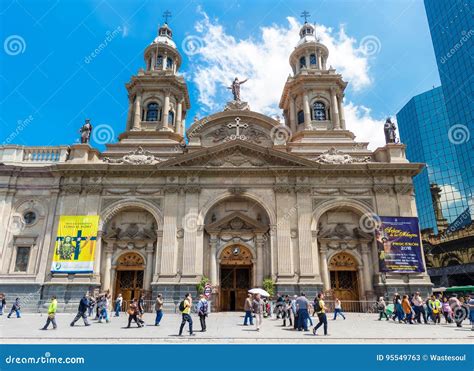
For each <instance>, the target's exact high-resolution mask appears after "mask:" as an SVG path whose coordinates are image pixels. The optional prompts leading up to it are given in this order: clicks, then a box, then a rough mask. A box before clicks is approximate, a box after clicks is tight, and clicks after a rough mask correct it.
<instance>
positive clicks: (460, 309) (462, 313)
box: [450, 296, 469, 327]
mask: <svg viewBox="0 0 474 371" xmlns="http://www.w3.org/2000/svg"><path fill="white" fill-rule="evenodd" d="M452 299H453V298H451V299H450V301H451V300H452ZM451 308H452V310H453V319H454V322H455V323H456V326H457V327H462V322H463V321H464V320H465V319H466V318H467V317H468V316H469V305H468V304H466V302H465V299H464V297H463V296H460V297H459V299H457V298H456V302H455V304H454V303H451Z"/></svg>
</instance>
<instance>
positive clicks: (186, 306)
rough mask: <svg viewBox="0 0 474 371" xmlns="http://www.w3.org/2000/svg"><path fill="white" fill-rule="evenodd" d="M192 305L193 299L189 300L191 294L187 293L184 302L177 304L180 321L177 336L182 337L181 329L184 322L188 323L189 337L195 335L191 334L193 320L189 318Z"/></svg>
mask: <svg viewBox="0 0 474 371" xmlns="http://www.w3.org/2000/svg"><path fill="white" fill-rule="evenodd" d="M192 303H193V299H192V298H191V294H190V293H189V292H188V293H187V294H186V295H185V296H184V300H183V301H182V302H181V303H180V304H179V311H180V312H181V315H182V320H181V326H179V335H178V336H182V335H183V328H184V325H185V324H186V322H188V324H189V336H194V335H195V334H194V333H193V319H192V318H191V316H190V313H191V306H192Z"/></svg>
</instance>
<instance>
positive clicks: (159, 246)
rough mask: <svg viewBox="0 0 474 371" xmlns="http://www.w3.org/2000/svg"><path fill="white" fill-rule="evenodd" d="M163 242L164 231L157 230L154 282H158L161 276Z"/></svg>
mask: <svg viewBox="0 0 474 371" xmlns="http://www.w3.org/2000/svg"><path fill="white" fill-rule="evenodd" d="M162 241H163V231H162V230H158V229H157V230H156V254H155V269H154V274H153V281H154V282H156V281H158V277H159V276H160V258H161V250H162Z"/></svg>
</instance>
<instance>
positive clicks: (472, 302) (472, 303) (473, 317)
mask: <svg viewBox="0 0 474 371" xmlns="http://www.w3.org/2000/svg"><path fill="white" fill-rule="evenodd" d="M468 305H469V321H470V322H471V331H474V294H472V293H471V295H470V298H469V301H468Z"/></svg>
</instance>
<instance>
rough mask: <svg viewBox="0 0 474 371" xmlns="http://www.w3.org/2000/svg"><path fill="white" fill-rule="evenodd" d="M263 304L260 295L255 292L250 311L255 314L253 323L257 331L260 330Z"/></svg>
mask: <svg viewBox="0 0 474 371" xmlns="http://www.w3.org/2000/svg"><path fill="white" fill-rule="evenodd" d="M264 305H265V304H264V302H263V300H262V298H261V297H260V294H255V298H254V299H253V301H252V312H253V314H255V325H256V328H257V331H260V327H262V322H263V311H264Z"/></svg>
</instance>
